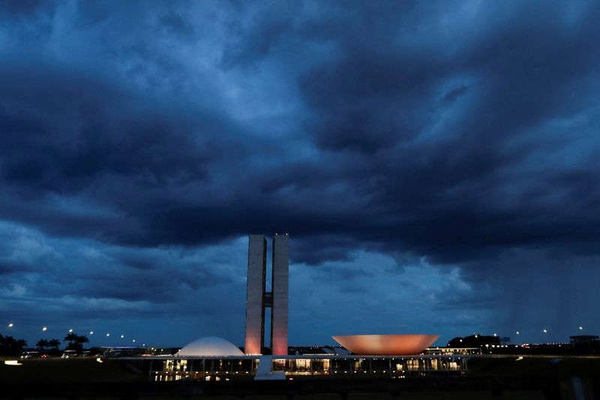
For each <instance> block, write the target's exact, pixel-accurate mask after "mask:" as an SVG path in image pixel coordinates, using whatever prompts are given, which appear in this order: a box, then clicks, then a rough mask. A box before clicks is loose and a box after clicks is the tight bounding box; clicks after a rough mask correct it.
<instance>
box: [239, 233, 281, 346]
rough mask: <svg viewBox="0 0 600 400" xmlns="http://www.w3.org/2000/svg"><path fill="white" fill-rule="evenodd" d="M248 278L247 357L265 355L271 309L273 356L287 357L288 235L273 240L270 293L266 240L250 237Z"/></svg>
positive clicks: (262, 237) (277, 236)
mask: <svg viewBox="0 0 600 400" xmlns="http://www.w3.org/2000/svg"><path fill="white" fill-rule="evenodd" d="M248 239H249V240H248V279H247V292H246V293H247V294H246V342H245V352H246V354H263V351H264V347H265V312H266V309H267V308H270V309H271V324H270V329H271V332H270V339H271V351H272V354H273V355H277V356H281V355H287V354H288V278H289V257H288V239H289V236H288V234H287V233H286V234H284V235H278V234H276V235H275V236H274V237H273V246H272V251H273V253H272V254H273V256H272V259H271V262H272V268H271V291H267V286H266V279H267V239H266V238H265V236H264V235H250V236H249V237H248Z"/></svg>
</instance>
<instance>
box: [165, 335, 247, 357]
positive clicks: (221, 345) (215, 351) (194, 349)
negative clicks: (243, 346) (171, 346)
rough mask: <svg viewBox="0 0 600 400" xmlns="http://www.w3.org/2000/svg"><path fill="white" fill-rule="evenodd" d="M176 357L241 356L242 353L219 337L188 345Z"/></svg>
mask: <svg viewBox="0 0 600 400" xmlns="http://www.w3.org/2000/svg"><path fill="white" fill-rule="evenodd" d="M176 355H178V356H192V357H193V356H206V357H211V356H243V355H244V353H242V351H241V350H240V349H239V348H238V347H237V346H236V345H234V344H233V343H231V342H230V341H229V340H225V339H222V338H219V337H213V336H210V337H203V338H200V339H197V340H194V341H193V342H191V343H188V344H187V345H186V346H185V347H183V348H182V349H181V350H179V351H178V352H177V354H176Z"/></svg>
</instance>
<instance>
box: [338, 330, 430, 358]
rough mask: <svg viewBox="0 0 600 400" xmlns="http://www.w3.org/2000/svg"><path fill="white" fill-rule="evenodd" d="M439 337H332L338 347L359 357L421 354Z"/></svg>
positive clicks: (418, 335) (417, 335)
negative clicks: (340, 346)
mask: <svg viewBox="0 0 600 400" xmlns="http://www.w3.org/2000/svg"><path fill="white" fill-rule="evenodd" d="M439 337H440V335H420V334H416V335H345V336H333V339H334V340H335V341H336V342H338V343H339V344H340V345H342V346H343V347H345V348H346V349H348V350H349V351H351V352H352V353H354V354H360V355H378V356H379V355H413V354H419V353H421V352H423V350H425V349H426V348H427V347H429V346H431V345H432V344H433V342H435V341H436V340H437V338H439Z"/></svg>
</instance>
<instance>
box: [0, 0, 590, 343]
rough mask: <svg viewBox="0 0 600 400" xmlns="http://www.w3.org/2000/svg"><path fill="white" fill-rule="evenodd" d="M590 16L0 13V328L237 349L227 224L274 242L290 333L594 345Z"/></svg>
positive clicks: (259, 6) (506, 6) (232, 5)
mask: <svg viewBox="0 0 600 400" xmlns="http://www.w3.org/2000/svg"><path fill="white" fill-rule="evenodd" d="M598 21H600V3H599V2H597V1H591V0H590V1H585V0H584V1H568V2H552V1H521V0H518V1H501V2H498V1H490V2H480V1H454V2H447V1H422V2H411V1H390V2H386V1H325V0H314V1H300V0H297V1H287V2H286V1H280V0H274V1H224V0H223V1H178V2H172V1H109V0H107V1H56V2H54V1H45V0H44V1H34V0H27V1H25V0H14V1H2V2H1V3H0V324H1V325H0V328H1V329H2V330H1V333H2V334H10V335H13V336H15V337H19V338H26V339H27V340H28V341H29V344H30V345H34V344H35V342H36V341H37V340H38V339H40V338H59V339H62V338H63V337H64V335H65V334H66V332H67V330H68V329H74V330H75V332H77V333H80V334H86V335H89V332H90V331H94V335H93V336H90V339H91V341H92V344H96V345H107V344H121V345H124V344H129V343H133V342H132V341H133V340H134V339H135V340H137V342H136V343H141V342H144V343H149V344H154V345H183V344H185V343H187V342H189V341H191V340H193V339H196V338H198V337H201V336H221V337H224V338H226V339H229V340H231V341H233V342H234V343H236V344H238V345H241V344H243V331H244V313H245V310H244V303H245V295H246V294H245V290H246V286H245V284H246V283H245V282H246V277H245V274H246V268H247V264H246V262H247V261H246V257H247V234H249V233H263V234H266V235H269V236H270V235H272V234H274V233H275V232H287V233H289V234H290V257H291V259H290V262H291V266H290V320H289V325H290V344H293V345H305V344H326V343H333V341H332V339H331V336H332V335H338V334H350V333H438V334H440V335H441V338H440V339H439V341H438V342H437V343H438V344H440V345H443V344H445V343H446V342H447V340H449V339H451V338H452V337H454V336H464V335H470V334H472V333H475V332H479V333H482V334H494V333H496V334H498V335H499V336H510V337H511V338H512V339H513V340H514V341H533V342H535V341H541V340H544V341H549V340H555V341H568V336H569V335H573V334H578V333H587V334H600V317H599V314H598V304H600V291H599V290H598V282H600V268H599V267H600V254H599V253H600V243H599V239H600V189H599V184H600V168H599V166H598V165H599V163H598V158H599V154H600V96H599V93H600V46H598V43H599V41H600V24H598ZM9 323H13V324H14V326H13V327H12V328H8V324H9ZM44 326H46V327H47V328H48V329H47V331H46V332H42V327H44ZM580 326H581V327H582V329H579V327H580ZM544 329H546V330H547V331H548V332H547V333H546V334H544V333H543V332H542V331H543V330H544ZM517 331H519V332H520V335H518V336H517V335H516V332H517ZM107 333H110V334H111V336H110V337H106V334H107ZM121 335H124V336H125V337H124V338H121V337H120V336H121Z"/></svg>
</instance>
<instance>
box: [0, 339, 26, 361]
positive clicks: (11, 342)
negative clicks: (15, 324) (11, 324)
mask: <svg viewBox="0 0 600 400" xmlns="http://www.w3.org/2000/svg"><path fill="white" fill-rule="evenodd" d="M25 346H27V341H26V340H23V339H15V338H13V337H12V336H3V335H0V355H3V356H17V355H19V354H21V352H22V351H23V348H25Z"/></svg>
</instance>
